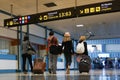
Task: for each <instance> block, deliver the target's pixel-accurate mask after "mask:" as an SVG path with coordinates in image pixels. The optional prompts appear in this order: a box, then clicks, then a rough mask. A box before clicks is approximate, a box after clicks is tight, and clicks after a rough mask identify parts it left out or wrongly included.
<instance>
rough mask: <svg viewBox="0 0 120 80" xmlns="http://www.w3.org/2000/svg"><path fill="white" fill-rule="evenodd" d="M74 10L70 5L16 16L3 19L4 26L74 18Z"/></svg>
mask: <svg viewBox="0 0 120 80" xmlns="http://www.w3.org/2000/svg"><path fill="white" fill-rule="evenodd" d="M74 10H75V9H74V7H71V8H66V9H60V10H55V11H50V12H44V13H38V14H33V15H27V16H18V17H16V18H10V19H5V20H4V26H8V27H14V26H20V25H26V24H35V23H41V22H46V21H53V20H60V19H68V18H74V17H76V15H75V13H74V12H75V11H74Z"/></svg>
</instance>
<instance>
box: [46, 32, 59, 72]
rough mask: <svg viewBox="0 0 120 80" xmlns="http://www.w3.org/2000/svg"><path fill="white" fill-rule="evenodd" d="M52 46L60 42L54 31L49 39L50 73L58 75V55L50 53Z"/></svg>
mask: <svg viewBox="0 0 120 80" xmlns="http://www.w3.org/2000/svg"><path fill="white" fill-rule="evenodd" d="M52 45H58V40H57V38H56V37H55V36H54V32H53V31H51V32H50V33H49V37H48V56H49V73H52V74H56V69H57V57H58V55H57V54H58V53H56V54H53V53H51V52H50V50H49V48H50V46H52Z"/></svg>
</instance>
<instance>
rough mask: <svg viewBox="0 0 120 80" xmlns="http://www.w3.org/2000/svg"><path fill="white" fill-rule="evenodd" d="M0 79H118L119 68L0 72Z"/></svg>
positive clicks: (119, 78) (119, 74)
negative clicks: (80, 71) (54, 71)
mask: <svg viewBox="0 0 120 80" xmlns="http://www.w3.org/2000/svg"><path fill="white" fill-rule="evenodd" d="M0 80H120V70H115V69H110V70H104V69H103V70H91V71H90V72H89V73H82V74H80V73H79V72H78V71H73V70H72V71H71V73H70V74H68V75H66V74H65V71H57V74H56V75H55V74H49V73H48V72H45V73H44V74H32V73H27V74H24V73H7V74H0Z"/></svg>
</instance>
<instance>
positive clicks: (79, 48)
mask: <svg viewBox="0 0 120 80" xmlns="http://www.w3.org/2000/svg"><path fill="white" fill-rule="evenodd" d="M84 52H85V47H84V42H81V43H78V44H77V46H76V53H77V54H83V53H84Z"/></svg>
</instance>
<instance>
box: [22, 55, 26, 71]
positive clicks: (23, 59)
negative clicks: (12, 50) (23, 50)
mask: <svg viewBox="0 0 120 80" xmlns="http://www.w3.org/2000/svg"><path fill="white" fill-rule="evenodd" d="M22 62H23V65H22V68H23V72H26V69H25V65H26V54H22Z"/></svg>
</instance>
